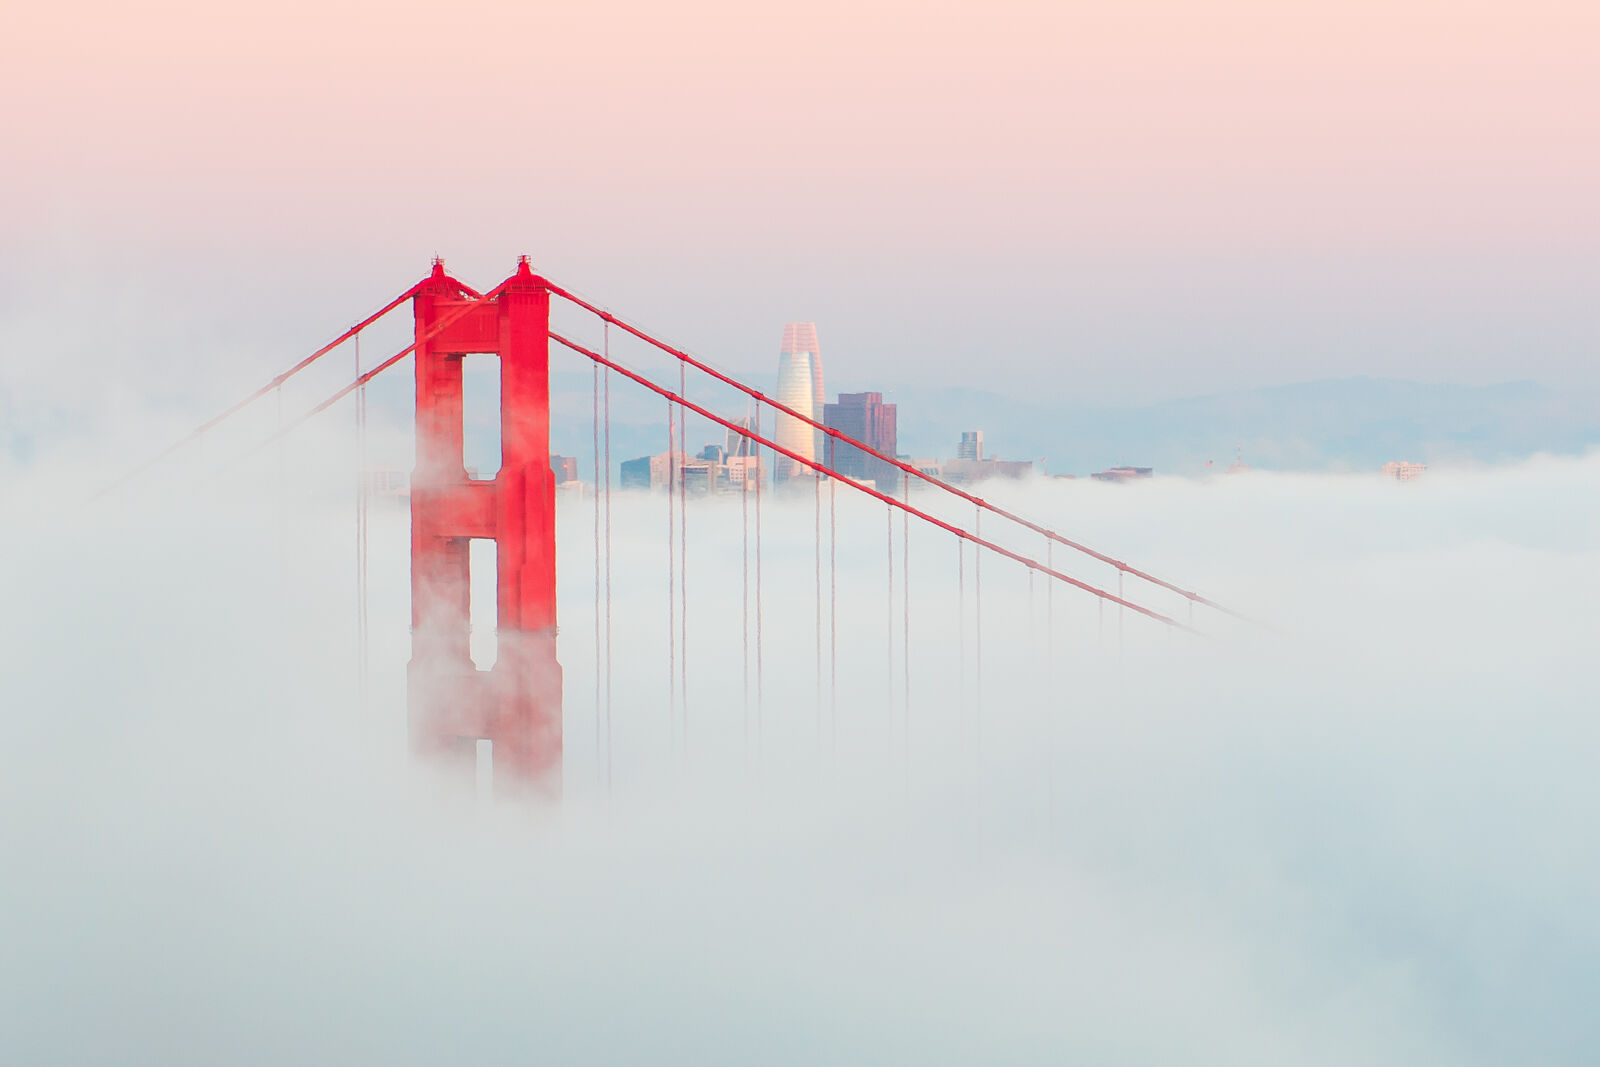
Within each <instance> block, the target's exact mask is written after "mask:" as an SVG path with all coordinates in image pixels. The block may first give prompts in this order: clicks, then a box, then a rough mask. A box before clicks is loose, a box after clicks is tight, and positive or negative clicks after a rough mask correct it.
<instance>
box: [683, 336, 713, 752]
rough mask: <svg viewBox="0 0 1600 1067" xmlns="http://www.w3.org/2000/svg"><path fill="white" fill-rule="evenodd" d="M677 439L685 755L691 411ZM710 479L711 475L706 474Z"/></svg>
mask: <svg viewBox="0 0 1600 1067" xmlns="http://www.w3.org/2000/svg"><path fill="white" fill-rule="evenodd" d="M686 373H687V368H686V366H685V365H684V363H683V362H682V361H681V360H680V361H679V363H678V395H679V396H680V397H682V396H687V393H686V392H685V388H684V387H685V384H686V382H685V374H686ZM678 436H679V437H681V438H682V439H683V459H684V467H683V469H681V470H680V471H679V472H678V597H679V600H678V633H679V640H678V682H679V686H680V691H681V696H682V699H681V701H680V703H679V705H678V708H679V714H681V715H682V716H683V735H682V736H683V751H684V754H685V755H687V754H688V752H689V479H688V461H689V411H688V409H687V408H684V407H682V406H681V405H680V406H679V408H678ZM706 475H707V477H708V478H709V477H710V472H709V471H707V472H706Z"/></svg>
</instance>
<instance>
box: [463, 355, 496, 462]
mask: <svg viewBox="0 0 1600 1067" xmlns="http://www.w3.org/2000/svg"><path fill="white" fill-rule="evenodd" d="M461 422H462V434H463V437H462V463H463V464H464V465H465V466H466V468H467V477H469V478H477V479H479V480H482V481H487V480H489V479H492V478H493V477H494V476H495V475H496V474H498V473H499V471H500V357H499V356H496V355H493V354H484V355H470V356H462V357H461Z"/></svg>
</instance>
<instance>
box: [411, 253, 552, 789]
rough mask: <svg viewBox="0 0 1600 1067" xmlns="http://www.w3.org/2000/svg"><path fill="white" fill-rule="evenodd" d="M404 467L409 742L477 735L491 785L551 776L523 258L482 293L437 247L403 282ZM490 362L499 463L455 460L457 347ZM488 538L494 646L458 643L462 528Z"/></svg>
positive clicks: (548, 640) (538, 326)
mask: <svg viewBox="0 0 1600 1067" xmlns="http://www.w3.org/2000/svg"><path fill="white" fill-rule="evenodd" d="M412 306H413V311H414V315H415V319H416V348H415V363H416V384H417V411H416V468H415V471H414V473H413V475H412V486H411V628H412V629H411V632H412V637H411V661H410V663H409V664H408V665H407V671H406V696H407V719H408V723H409V731H410V738H411V748H412V751H413V752H414V753H415V754H416V755H418V756H421V757H424V758H427V759H429V760H430V761H435V762H437V761H441V760H442V761H445V762H457V761H459V762H461V763H465V764H468V765H470V761H472V760H473V759H475V758H476V751H477V742H478V741H480V740H487V741H488V742H490V744H491V746H492V748H491V755H492V759H493V762H494V771H495V778H496V788H497V790H498V789H499V787H500V784H501V783H503V782H505V783H510V782H516V783H522V784H524V785H527V786H532V787H534V788H536V789H537V790H539V791H542V792H550V793H559V792H560V788H561V667H560V665H559V664H558V663H557V662H556V532H555V478H554V475H553V474H552V472H551V470H550V290H549V287H548V284H547V283H546V282H545V280H544V279H543V278H540V277H538V276H536V275H534V274H533V273H532V271H530V270H529V268H528V260H527V257H526V256H524V257H522V259H521V260H520V261H519V262H518V265H517V270H516V273H515V274H514V275H513V276H512V277H511V278H510V279H508V280H507V282H506V284H504V285H503V286H501V287H500V288H499V289H498V290H497V291H496V293H494V294H492V295H490V296H489V297H480V296H479V294H477V293H475V292H473V291H472V290H471V289H468V288H467V287H466V286H464V285H462V284H461V283H460V282H458V281H456V280H455V279H454V278H452V277H450V276H449V275H448V274H446V273H445V270H444V265H443V263H441V262H438V261H436V262H435V263H434V266H433V273H432V275H431V276H429V277H428V278H427V279H426V280H425V281H424V282H423V283H422V284H421V285H419V286H418V287H417V289H416V290H415V295H414V296H413V298H412ZM479 354H489V355H493V356H496V357H498V359H499V363H500V437H501V440H500V448H501V462H500V469H499V471H498V472H497V473H496V474H495V476H494V477H493V478H490V479H477V478H472V477H469V476H468V473H467V470H466V467H465V465H464V462H463V448H464V432H465V426H464V423H463V403H462V358H463V357H464V356H467V355H479ZM474 538H484V539H488V540H492V541H493V542H494V543H495V565H496V572H495V573H496V590H495V613H496V619H497V623H496V630H497V634H498V638H497V654H496V658H495V662H494V666H493V667H492V668H490V669H489V670H487V671H480V670H478V669H477V667H476V666H475V665H474V663H473V660H472V657H471V652H470V639H471V623H470V617H469V613H470V604H471V592H470V584H471V573H470V571H471V565H470V553H469V546H470V542H471V541H472V540H473V539H474Z"/></svg>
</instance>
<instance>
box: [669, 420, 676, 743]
mask: <svg viewBox="0 0 1600 1067" xmlns="http://www.w3.org/2000/svg"><path fill="white" fill-rule="evenodd" d="M677 417H678V416H677V412H676V411H675V410H674V409H673V406H672V401H671V400H668V401H667V723H668V728H669V729H670V731H671V737H672V747H673V748H674V749H676V748H677V746H678V586H677V581H678V578H677V574H676V569H677V566H678V548H677V544H678V520H677V516H676V515H674V514H673V501H674V499H675V494H676V493H677V489H676V487H675V486H674V485H673V480H674V479H675V478H676V477H677V471H678V452H677V450H678V437H677V432H676V429H675V426H674V423H673V420H674V419H676V418H677Z"/></svg>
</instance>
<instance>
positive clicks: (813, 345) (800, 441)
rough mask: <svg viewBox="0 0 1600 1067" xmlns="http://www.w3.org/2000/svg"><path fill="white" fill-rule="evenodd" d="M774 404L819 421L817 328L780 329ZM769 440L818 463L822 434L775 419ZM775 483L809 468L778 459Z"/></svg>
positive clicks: (789, 419)
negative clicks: (775, 399)
mask: <svg viewBox="0 0 1600 1067" xmlns="http://www.w3.org/2000/svg"><path fill="white" fill-rule="evenodd" d="M777 400H778V403H780V404H782V405H784V406H785V407H789V408H793V409H794V410H795V411H797V412H799V413H800V414H802V415H805V416H807V417H808V418H811V419H815V420H816V421H817V422H821V421H822V406H823V391H822V353H821V352H820V351H819V350H818V349H817V324H816V323H814V322H791V323H788V324H787V325H785V326H784V328H783V345H782V347H780V348H779V349H778V392H777ZM773 440H775V441H777V443H778V444H780V445H782V446H783V447H784V448H786V449H788V450H789V451H791V452H793V453H794V454H795V455H798V456H804V457H805V458H806V459H809V460H817V461H820V458H821V455H822V431H821V430H814V429H812V428H811V427H810V426H808V425H806V424H805V423H803V422H801V421H800V420H799V419H796V418H793V417H792V416H789V415H782V414H780V415H778V416H777V425H776V427H775V434H774V437H773ZM774 471H775V474H776V477H777V478H778V480H779V481H784V480H787V479H789V478H793V477H795V476H796V475H803V474H809V473H811V470H810V468H809V467H805V466H803V465H802V464H799V463H796V462H794V461H793V460H791V459H788V458H787V457H783V456H780V457H778V461H777V463H776V464H775V466H774Z"/></svg>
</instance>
